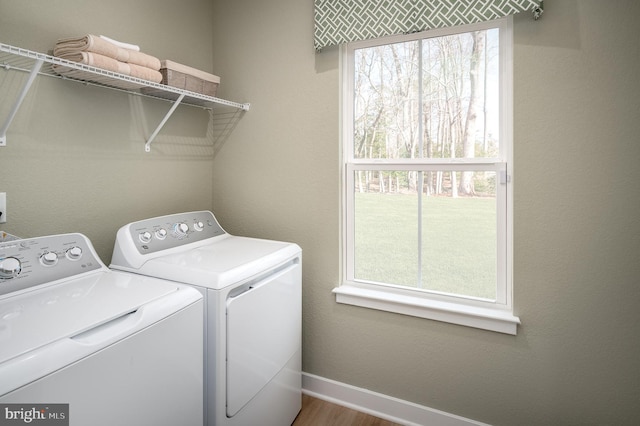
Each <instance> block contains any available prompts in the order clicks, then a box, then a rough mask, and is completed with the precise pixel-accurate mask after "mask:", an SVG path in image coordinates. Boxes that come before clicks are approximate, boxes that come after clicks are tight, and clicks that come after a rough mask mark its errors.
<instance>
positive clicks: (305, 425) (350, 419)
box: [292, 395, 400, 426]
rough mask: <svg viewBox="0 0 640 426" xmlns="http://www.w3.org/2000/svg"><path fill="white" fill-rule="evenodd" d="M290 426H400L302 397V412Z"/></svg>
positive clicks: (311, 398) (338, 406)
mask: <svg viewBox="0 0 640 426" xmlns="http://www.w3.org/2000/svg"><path fill="white" fill-rule="evenodd" d="M292 426H400V425H399V424H398V423H393V422H390V421H388V420H383V419H380V418H378V417H374V416H372V415H369V414H365V413H361V412H359V411H356V410H351V409H349V408H345V407H342V406H340V405H336V404H332V403H330V402H327V401H323V400H321V399H317V398H313V397H310V396H308V395H302V410H301V411H300V414H298V417H296V420H295V421H294V422H293V425H292Z"/></svg>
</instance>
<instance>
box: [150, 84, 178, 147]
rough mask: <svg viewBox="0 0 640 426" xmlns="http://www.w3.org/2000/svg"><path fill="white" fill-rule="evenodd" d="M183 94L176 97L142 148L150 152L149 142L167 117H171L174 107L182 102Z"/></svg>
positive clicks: (158, 131) (156, 134)
mask: <svg viewBox="0 0 640 426" xmlns="http://www.w3.org/2000/svg"><path fill="white" fill-rule="evenodd" d="M184 96H185V94H184V93H182V94H181V95H180V97H178V99H177V100H176V101H175V102H174V103H173V105H171V108H170V109H169V111H168V112H167V114H166V115H165V116H164V118H163V119H162V121H161V122H160V124H158V127H157V128H156V130H155V131H154V132H153V133H152V134H151V136H149V139H148V140H147V143H145V144H144V150H145V151H146V152H151V142H153V140H154V139H155V138H156V136H158V133H160V130H161V129H162V128H163V127H164V125H165V123H166V122H167V120H168V119H169V117H171V115H172V114H173V112H174V111H175V110H176V108H178V105H180V102H182V100H183V99H184Z"/></svg>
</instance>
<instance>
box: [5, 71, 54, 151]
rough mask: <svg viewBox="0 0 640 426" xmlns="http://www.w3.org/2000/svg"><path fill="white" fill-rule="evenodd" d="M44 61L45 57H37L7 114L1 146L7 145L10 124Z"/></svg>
mask: <svg viewBox="0 0 640 426" xmlns="http://www.w3.org/2000/svg"><path fill="white" fill-rule="evenodd" d="M43 63H44V60H43V59H36V61H35V63H34V64H33V68H31V72H30V73H29V78H28V79H27V81H26V82H25V83H24V86H23V87H22V91H20V95H19V96H18V99H17V100H16V103H15V104H14V105H13V108H12V109H11V111H10V112H9V115H8V116H7V119H6V121H5V122H4V124H3V125H2V127H0V146H6V145H7V130H9V126H10V125H11V122H12V121H13V119H14V117H15V116H16V113H17V112H18V109H20V105H21V104H22V101H24V98H25V97H26V96H27V93H29V89H30V88H31V85H32V84H33V80H35V78H36V76H37V75H38V73H39V72H40V68H41V67H42V64H43Z"/></svg>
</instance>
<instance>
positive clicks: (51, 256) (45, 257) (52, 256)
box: [40, 251, 58, 266]
mask: <svg viewBox="0 0 640 426" xmlns="http://www.w3.org/2000/svg"><path fill="white" fill-rule="evenodd" d="M40 263H42V264H43V265H44V266H53V265H55V264H56V263H58V255H57V254H56V253H54V252H52V251H47V252H45V253H43V254H42V256H40Z"/></svg>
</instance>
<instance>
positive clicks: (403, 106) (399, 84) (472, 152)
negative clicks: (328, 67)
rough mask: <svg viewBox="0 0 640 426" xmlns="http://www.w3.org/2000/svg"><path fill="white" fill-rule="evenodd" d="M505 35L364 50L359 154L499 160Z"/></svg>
mask: <svg viewBox="0 0 640 426" xmlns="http://www.w3.org/2000/svg"><path fill="white" fill-rule="evenodd" d="M498 36H499V31H498V29H491V30H481V31H473V32H468V33H462V34H455V35H450V36H445V37H436V38H427V39H422V40H416V41H410V42H405V43H395V44H388V45H382V46H374V47H368V48H363V49H356V50H355V51H354V69H355V74H354V94H353V95H354V123H353V124H354V136H353V137H354V141H353V142H354V143H353V157H354V158H361V159H382V158H384V159H399V158H476V157H483V158H497V157H499V140H498V138H499V133H500V132H499V115H498V114H499V95H500V90H499V87H500V86H499V81H500V79H499V77H500V76H499V56H498V52H499V49H498V46H499V43H498V39H499V37H498Z"/></svg>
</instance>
